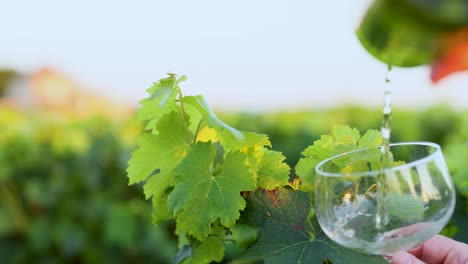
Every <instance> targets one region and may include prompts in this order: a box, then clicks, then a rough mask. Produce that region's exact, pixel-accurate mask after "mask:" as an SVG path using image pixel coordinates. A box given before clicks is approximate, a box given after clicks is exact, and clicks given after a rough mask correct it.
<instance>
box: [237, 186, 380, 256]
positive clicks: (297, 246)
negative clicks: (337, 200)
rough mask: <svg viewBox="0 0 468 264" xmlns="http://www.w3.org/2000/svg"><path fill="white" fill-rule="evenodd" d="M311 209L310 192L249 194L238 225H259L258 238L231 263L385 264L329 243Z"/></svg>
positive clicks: (262, 191) (262, 192) (284, 191)
mask: <svg viewBox="0 0 468 264" xmlns="http://www.w3.org/2000/svg"><path fill="white" fill-rule="evenodd" d="M310 210H311V208H310V193H304V192H301V191H293V190H287V189H280V190H279V191H275V192H267V191H265V190H257V191H256V192H252V193H250V194H249V196H248V197H247V208H246V209H245V211H244V212H243V213H242V217H241V219H240V220H239V222H241V223H243V224H246V225H254V226H258V227H259V231H258V239H257V242H256V243H255V244H253V245H251V246H250V247H249V248H247V250H246V251H245V252H244V253H243V254H242V255H241V256H240V257H238V258H237V259H235V260H234V261H233V263H251V262H254V261H264V263H266V264H271V263H323V262H324V261H327V260H331V262H332V263H334V264H337V263H350V264H353V263H356V264H360V263H387V262H386V261H385V260H383V258H382V257H377V256H368V255H362V254H359V253H357V252H354V251H352V250H349V249H346V248H344V247H341V246H339V245H337V244H336V243H334V242H332V241H331V240H330V239H329V238H328V237H326V236H325V235H324V234H323V232H321V231H320V229H319V227H318V225H317V224H316V223H315V224H312V223H311V221H310V219H308V215H309V212H310ZM316 234H318V236H317V237H316V238H314V237H315V235H316Z"/></svg>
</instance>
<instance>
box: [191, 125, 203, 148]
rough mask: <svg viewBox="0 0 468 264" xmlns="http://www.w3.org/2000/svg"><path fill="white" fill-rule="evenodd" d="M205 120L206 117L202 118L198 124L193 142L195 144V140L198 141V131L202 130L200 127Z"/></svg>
mask: <svg viewBox="0 0 468 264" xmlns="http://www.w3.org/2000/svg"><path fill="white" fill-rule="evenodd" d="M203 120H204V119H201V120H200V121H199V122H198V125H197V130H196V131H195V136H194V137H193V142H192V143H193V144H195V142H197V137H198V132H200V128H201V125H202V123H203Z"/></svg>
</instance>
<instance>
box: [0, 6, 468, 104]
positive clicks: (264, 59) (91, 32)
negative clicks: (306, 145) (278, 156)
mask: <svg viewBox="0 0 468 264" xmlns="http://www.w3.org/2000/svg"><path fill="white" fill-rule="evenodd" d="M369 3H370V1H369V0H354V1H343V0H340V1H338V0H327V1H318V0H312V1H311V0H288V1H278V0H237V1H220V0H218V1H215V0H197V1H189V0H184V1H182V0H171V1H168V0H166V1H158V0H153V1H116V0H114V1H107V0H102V1H91V0H82V1H73V2H72V1H52V0H43V1H25V0H16V1H5V2H4V3H2V8H1V9H0V32H1V33H0V41H1V42H0V43H1V45H0V68H1V67H9V68H14V69H17V70H19V71H21V72H24V73H28V72H33V71H34V70H37V69H38V68H40V67H43V66H48V67H52V68H54V69H57V70H60V71H62V72H64V73H66V74H67V75H68V76H71V77H73V78H75V79H76V80H77V81H78V82H80V83H82V84H84V85H85V86H86V87H91V88H92V89H93V90H95V91H96V92H98V93H100V94H103V95H108V96H110V97H113V98H115V99H116V100H118V101H121V102H125V103H128V104H137V102H138V101H139V100H140V99H142V98H143V97H145V96H146V94H145V90H146V88H148V87H149V86H150V85H151V84H152V82H154V81H157V80H159V79H160V78H163V77H165V75H166V73H167V72H172V73H176V74H179V75H187V77H188V80H187V82H186V83H184V84H183V85H182V87H183V89H184V92H185V94H191V95H195V94H203V95H204V96H205V97H206V99H207V100H208V102H209V104H211V105H212V106H214V107H215V108H216V109H223V110H250V111H271V110H275V111H281V110H296V109H306V108H328V107H335V106H339V105H343V104H354V105H360V106H363V107H376V106H377V107H378V106H381V105H382V104H383V92H384V79H385V72H386V66H385V65H384V64H382V63H380V62H379V61H377V60H376V59H374V58H373V57H371V56H370V55H369V54H368V53H367V52H366V51H365V50H364V49H363V48H362V47H361V45H360V44H359V41H358V40H357V38H356V36H355V33H354V32H355V29H356V27H357V25H358V24H359V21H360V19H361V17H362V15H363V13H364V11H365V10H366V7H367V6H368V4H369ZM391 80H392V82H391V86H392V92H393V105H394V107H411V108H424V107H429V106H432V105H435V104H440V103H446V104H450V105H453V106H455V107H457V108H461V109H468V89H467V86H468V73H461V74H456V75H453V76H452V77H450V78H447V79H446V80H444V81H442V82H441V83H440V84H438V85H435V86H434V85H432V84H431V83H430V80H429V69H428V67H417V68H411V69H398V68H396V69H394V70H393V71H392V73H391ZM91 88H88V89H91Z"/></svg>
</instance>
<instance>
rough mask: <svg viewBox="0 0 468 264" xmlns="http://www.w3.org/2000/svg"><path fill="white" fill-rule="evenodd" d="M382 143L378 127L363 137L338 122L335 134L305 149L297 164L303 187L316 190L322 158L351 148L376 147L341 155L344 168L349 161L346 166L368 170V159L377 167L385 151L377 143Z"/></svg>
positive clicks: (304, 189)
mask: <svg viewBox="0 0 468 264" xmlns="http://www.w3.org/2000/svg"><path fill="white" fill-rule="evenodd" d="M381 143H382V135H381V133H380V132H379V131H377V130H372V129H371V130H368V131H367V132H366V133H365V134H364V136H362V137H361V135H360V133H359V131H358V130H357V129H356V128H351V127H349V126H336V127H335V128H334V129H333V131H332V135H322V136H321V137H320V139H319V140H316V141H314V144H313V145H311V146H309V147H307V148H306V149H305V150H304V151H303V152H302V155H303V157H302V158H301V159H300V160H299V162H298V163H297V165H296V167H295V171H296V174H297V175H298V176H299V177H300V179H301V190H303V191H313V190H314V179H315V167H316V166H317V164H318V163H319V162H321V161H322V160H324V159H327V158H330V157H332V156H335V155H338V154H341V153H344V152H347V151H352V150H357V149H362V148H372V147H374V148H372V149H369V150H367V151H363V152H359V153H357V154H356V155H350V158H349V159H341V163H340V164H338V165H339V167H342V168H344V167H345V166H344V165H349V166H348V167H347V168H346V169H347V170H354V171H358V170H361V171H362V170H366V169H367V168H368V167H367V166H368V163H370V164H371V166H373V167H376V166H377V165H376V163H378V162H379V161H380V155H381V154H380V151H379V150H378V149H377V148H375V147H377V146H380V145H381ZM345 163H346V164H345Z"/></svg>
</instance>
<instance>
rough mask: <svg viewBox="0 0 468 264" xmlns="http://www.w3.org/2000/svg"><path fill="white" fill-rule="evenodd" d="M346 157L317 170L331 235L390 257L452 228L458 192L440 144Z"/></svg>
mask: <svg viewBox="0 0 468 264" xmlns="http://www.w3.org/2000/svg"><path fill="white" fill-rule="evenodd" d="M381 148H382V147H375V148H366V149H359V150H355V151H350V152H346V153H343V154H340V155H337V156H334V157H331V158H328V159H326V160H323V161H322V162H320V163H319V164H318V165H317V166H316V168H315V170H316V175H315V212H316V215H317V219H318V222H319V224H320V226H321V227H322V229H323V231H324V232H325V234H326V235H327V236H328V237H330V238H331V239H332V240H333V241H335V242H337V243H338V244H340V245H342V246H345V247H347V248H351V249H354V250H356V251H359V252H362V253H366V254H372V255H387V256H391V255H392V254H393V253H395V252H397V251H401V250H409V249H412V248H414V247H416V246H418V245H420V244H422V243H423V242H424V241H426V240H428V239H429V238H431V237H432V236H434V235H435V234H437V233H439V232H440V230H442V228H443V227H444V226H445V225H446V224H447V222H448V221H449V219H450V217H451V216H452V213H453V210H454V207H455V190H454V187H453V183H452V179H451V177H450V174H449V171H448V169H447V165H446V163H445V160H444V157H443V155H442V151H441V148H440V146H439V145H437V144H434V143H429V142H406V143H396V144H390V148H389V150H390V153H389V155H388V157H389V162H387V164H388V166H387V167H383V166H382V164H383V163H382V157H383V155H382V151H381Z"/></svg>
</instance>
